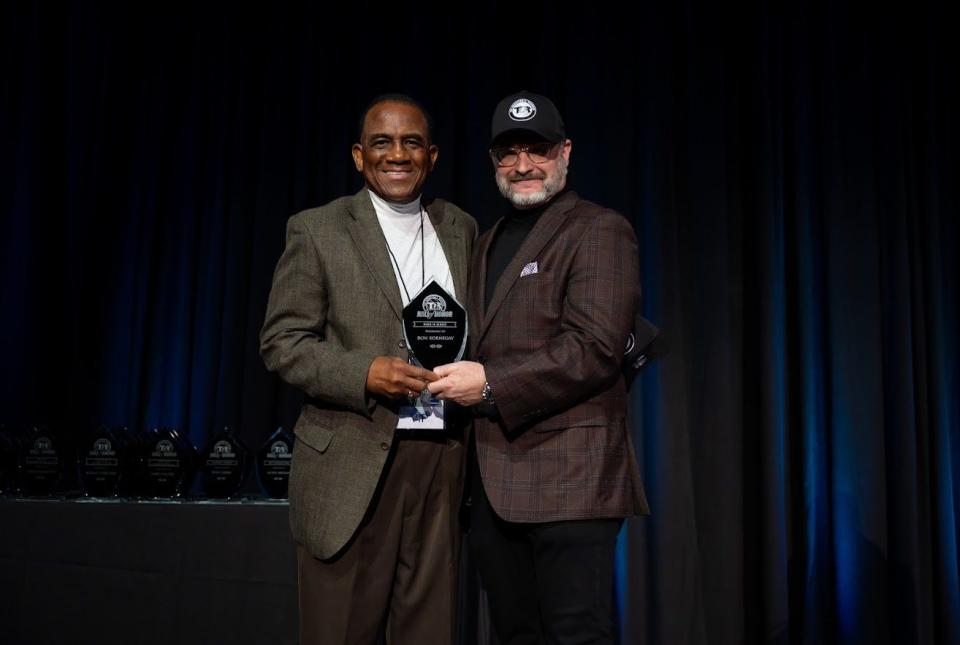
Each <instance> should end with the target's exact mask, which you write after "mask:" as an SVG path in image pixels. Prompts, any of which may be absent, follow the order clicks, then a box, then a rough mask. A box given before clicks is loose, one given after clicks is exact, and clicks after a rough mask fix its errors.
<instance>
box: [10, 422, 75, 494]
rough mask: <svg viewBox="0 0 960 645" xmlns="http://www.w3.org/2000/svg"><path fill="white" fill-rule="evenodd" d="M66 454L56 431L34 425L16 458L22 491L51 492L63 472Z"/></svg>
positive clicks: (24, 492)
mask: <svg viewBox="0 0 960 645" xmlns="http://www.w3.org/2000/svg"><path fill="white" fill-rule="evenodd" d="M63 462H64V460H63V454H62V451H61V446H60V445H59V441H58V440H57V439H56V437H54V436H53V433H52V432H50V431H49V430H48V429H47V428H45V427H42V426H41V427H35V428H33V429H32V430H31V431H30V432H29V433H28V435H27V437H26V439H25V440H24V441H23V442H22V443H21V445H20V454H19V455H18V458H17V469H18V471H19V478H18V479H19V483H20V486H19V488H20V492H21V493H23V494H24V495H38V496H44V495H50V494H52V493H53V491H54V489H55V488H56V487H57V484H58V483H59V482H60V477H61V476H62V475H63Z"/></svg>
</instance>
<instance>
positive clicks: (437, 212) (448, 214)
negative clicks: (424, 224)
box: [424, 197, 477, 231]
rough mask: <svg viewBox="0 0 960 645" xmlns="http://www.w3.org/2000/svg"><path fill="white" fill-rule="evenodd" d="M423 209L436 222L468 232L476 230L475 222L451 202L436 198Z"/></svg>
mask: <svg viewBox="0 0 960 645" xmlns="http://www.w3.org/2000/svg"><path fill="white" fill-rule="evenodd" d="M424 207H425V208H426V209H427V211H429V212H430V213H431V214H432V215H433V216H434V217H435V218H436V219H437V220H438V221H441V222H449V223H450V224H451V225H453V226H456V227H459V228H462V229H464V230H469V231H475V230H476V228H477V222H476V220H474V219H473V217H472V216H471V215H470V214H469V213H467V212H466V211H465V210H463V209H462V208H460V207H459V206H457V205H456V204H454V203H453V202H449V201H447V200H445V199H440V198H439V197H437V198H435V199H433V200H431V201H430V202H429V203H427V204H425V205H424Z"/></svg>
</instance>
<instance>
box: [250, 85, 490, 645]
mask: <svg viewBox="0 0 960 645" xmlns="http://www.w3.org/2000/svg"><path fill="white" fill-rule="evenodd" d="M353 158H354V162H355V164H356V167H357V170H358V171H360V172H361V173H362V174H363V177H364V181H365V184H366V186H365V187H364V188H363V189H362V190H361V191H360V192H359V193H357V194H356V195H353V196H349V197H342V198H340V199H337V200H335V201H333V202H331V203H329V204H327V205H326V206H322V207H320V208H314V209H310V210H307V211H304V212H302V213H300V214H298V215H296V216H294V217H292V218H291V219H290V221H289V223H288V225H287V242H286V248H285V250H284V252H283V255H282V257H281V258H280V261H279V263H278V264H277V269H276V273H275V274H274V279H273V286H272V289H271V292H270V299H269V303H268V305H267V313H266V319H265V321H264V325H263V330H262V331H261V336H260V340H261V353H262V355H263V358H264V361H265V362H266V365H267V367H268V368H269V369H270V370H273V371H276V372H277V373H278V374H279V375H280V376H281V377H282V378H283V379H284V380H285V381H287V382H288V383H291V384H292V385H295V386H296V387H298V388H300V389H301V390H303V392H304V393H305V394H306V400H305V403H304V404H303V409H302V411H301V414H300V418H299V419H298V421H297V423H296V427H295V428H294V432H295V434H296V438H297V441H296V444H295V446H294V451H293V465H292V469H291V474H290V490H289V497H290V526H291V529H292V532H293V536H294V539H295V540H296V542H297V543H298V548H297V557H298V566H299V589H300V642H301V643H304V644H307V643H371V644H372V643H376V642H379V639H380V638H381V637H382V636H383V635H384V631H386V635H387V637H388V640H389V642H394V643H441V644H442V643H449V642H451V640H452V638H453V629H454V617H453V614H454V603H455V600H456V572H457V562H458V553H459V549H458V547H459V539H460V538H459V534H460V533H459V526H458V522H457V517H458V513H457V511H458V509H459V504H460V491H461V487H462V481H461V480H462V477H461V472H462V467H463V454H464V451H463V442H462V430H463V428H462V427H460V428H457V427H456V426H455V425H453V423H452V421H451V416H450V415H446V416H447V421H448V424H447V429H446V430H442V431H433V432H432V433H431V434H427V435H423V434H418V433H416V432H408V431H403V430H401V429H398V428H397V425H398V412H399V409H400V406H401V404H403V403H406V402H407V401H408V397H409V396H412V395H414V394H415V393H419V392H420V391H421V390H422V389H424V388H425V386H426V383H427V382H428V381H431V380H435V379H437V378H438V377H437V376H436V375H435V374H434V373H433V372H429V371H427V370H424V369H421V368H419V367H415V366H414V365H411V364H409V363H408V361H407V350H406V344H405V343H404V340H403V329H402V323H401V311H402V308H403V306H404V305H405V304H406V303H407V302H409V300H410V297H411V296H413V295H415V294H416V292H417V291H419V290H420V288H421V286H422V284H423V282H424V281H426V282H429V280H430V277H431V276H432V277H433V278H435V279H436V280H437V282H438V283H440V284H441V286H443V287H444V288H446V289H447V290H448V291H451V292H453V293H454V295H456V296H458V297H460V298H463V297H464V296H465V295H466V287H467V282H466V279H467V262H468V259H469V257H470V252H471V249H472V245H473V242H474V239H475V238H476V234H477V228H476V222H475V221H474V220H473V219H472V218H471V217H470V216H469V215H467V214H466V213H464V212H463V211H462V210H460V209H459V208H457V207H456V206H454V205H452V204H450V203H447V202H444V201H442V200H435V201H433V202H432V203H431V204H429V205H426V204H424V205H421V203H420V187H421V185H422V184H423V181H424V179H425V178H426V176H427V174H428V173H429V172H430V171H431V170H432V168H433V164H434V162H435V161H436V158H437V148H436V146H435V145H433V144H432V143H431V139H430V127H429V121H428V117H427V116H426V113H425V112H424V111H423V110H422V108H420V107H419V106H418V105H417V104H416V102H414V101H413V100H412V99H410V98H409V97H406V96H402V95H386V96H384V97H379V98H378V99H376V100H375V101H374V102H373V103H372V104H371V105H370V107H369V108H368V109H367V111H366V112H365V113H364V118H363V119H362V130H361V134H360V140H359V142H358V143H357V144H355V145H354V146H353Z"/></svg>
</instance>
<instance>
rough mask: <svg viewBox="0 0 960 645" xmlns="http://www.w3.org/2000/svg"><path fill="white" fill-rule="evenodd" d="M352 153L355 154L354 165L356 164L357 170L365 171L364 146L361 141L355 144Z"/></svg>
mask: <svg viewBox="0 0 960 645" xmlns="http://www.w3.org/2000/svg"><path fill="white" fill-rule="evenodd" d="M350 154H351V155H353V165H354V166H356V168H357V172H363V146H361V145H360V144H359V143H355V144H353V148H351V149H350Z"/></svg>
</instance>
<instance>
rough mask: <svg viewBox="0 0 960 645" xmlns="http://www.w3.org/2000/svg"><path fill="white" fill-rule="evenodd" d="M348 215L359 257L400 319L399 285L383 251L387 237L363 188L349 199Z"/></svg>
mask: <svg viewBox="0 0 960 645" xmlns="http://www.w3.org/2000/svg"><path fill="white" fill-rule="evenodd" d="M350 215H351V216H352V217H353V219H352V220H351V221H350V224H349V226H348V229H349V231H350V237H352V238H353V242H354V244H356V245H357V249H358V250H359V251H360V259H361V260H363V263H364V264H365V265H366V266H367V268H368V269H369V270H370V273H372V274H373V276H374V278H376V281H377V285H378V286H379V287H380V291H382V292H383V296H384V297H385V298H386V299H387V302H389V303H390V307H391V308H393V312H394V313H395V314H396V315H397V318H398V319H402V317H403V316H402V313H401V312H402V311H403V305H402V301H401V300H400V288H399V287H398V286H397V278H396V275H394V273H393V266H392V265H391V264H390V256H389V255H388V253H387V240H386V238H385V237H384V236H383V229H381V228H380V222H379V221H378V220H377V213H376V211H374V210H373V202H371V201H370V195H368V194H367V189H366V188H363V189H361V190H360V192H359V193H357V194H356V195H354V196H353V199H352V201H351V202H350Z"/></svg>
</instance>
